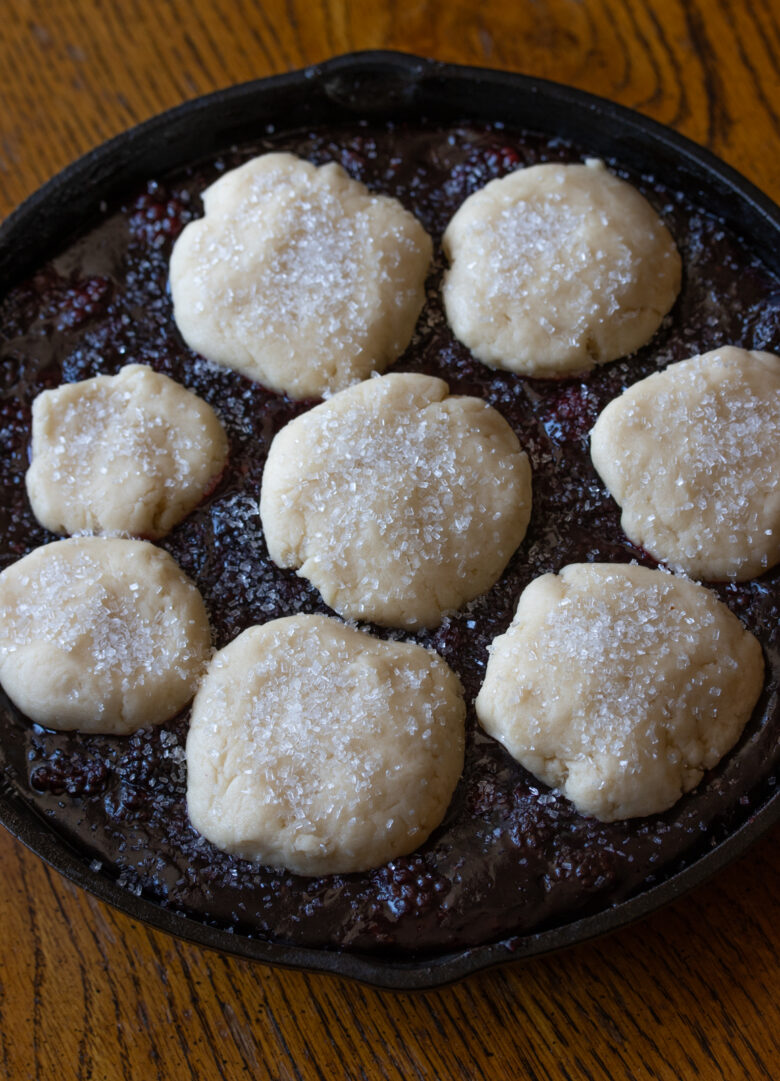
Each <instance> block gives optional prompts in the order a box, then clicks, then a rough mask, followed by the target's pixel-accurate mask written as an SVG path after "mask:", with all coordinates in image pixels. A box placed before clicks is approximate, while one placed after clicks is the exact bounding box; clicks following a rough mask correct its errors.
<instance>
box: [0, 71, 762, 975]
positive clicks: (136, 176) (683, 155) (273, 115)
mask: <svg viewBox="0 0 780 1081" xmlns="http://www.w3.org/2000/svg"><path fill="white" fill-rule="evenodd" d="M420 116H425V117H427V118H428V119H430V120H441V121H456V120H461V119H464V118H465V119H471V120H475V121H480V120H482V121H497V120H500V121H503V122H505V123H506V124H507V125H510V126H511V127H513V128H520V129H522V128H530V129H536V130H544V131H547V132H554V133H556V134H557V135H560V136H561V137H563V138H565V139H571V140H573V141H575V142H576V143H578V144H580V145H586V146H588V147H589V148H591V149H592V151H593V152H594V153H597V154H599V155H601V156H603V157H605V158H610V157H613V156H614V157H615V158H617V159H619V160H620V161H621V163H622V164H624V165H625V166H626V167H628V168H629V169H633V170H635V171H638V172H647V171H648V170H652V172H653V173H654V175H655V176H657V177H659V178H664V179H665V180H666V182H667V183H669V184H671V185H672V186H674V187H677V188H678V189H680V190H684V191H685V192H686V193H688V194H689V195H690V196H691V197H692V198H693V199H694V201H697V202H699V203H700V204H701V205H706V206H707V207H708V208H709V210H710V211H711V212H712V213H713V214H714V215H716V216H718V217H720V218H722V219H723V221H724V223H725V224H726V225H727V226H728V227H729V228H730V229H731V230H733V231H734V232H735V233H736V234H737V235H741V236H749V237H750V240H751V249H752V250H753V251H754V252H755V254H756V255H758V256H759V257H760V258H761V260H762V261H763V262H764V263H765V264H766V266H767V267H768V268H769V269H770V270H771V271H773V272H774V273H775V274H778V275H780V211H779V210H778V208H777V207H776V206H774V205H773V204H772V203H771V202H770V201H769V200H768V199H767V198H766V197H765V196H763V195H762V194H761V193H760V192H759V191H758V190H757V189H756V188H754V187H753V186H752V185H751V184H749V183H748V182H747V181H745V180H744V179H743V178H742V177H740V176H739V175H738V174H737V173H736V172H735V171H734V170H732V169H730V168H729V167H728V166H726V165H724V164H723V163H722V162H720V161H718V159H716V158H715V157H713V156H712V155H711V154H709V153H708V152H707V151H705V150H702V149H701V148H699V147H697V146H696V145H695V144H693V143H691V142H689V141H688V140H686V139H684V138H682V137H681V136H679V135H677V134H675V133H674V132H672V131H669V130H667V129H666V128H664V127H662V126H660V125H658V124H656V123H654V122H653V121H651V120H648V119H646V118H644V117H642V116H639V115H637V114H635V113H633V112H631V111H629V110H627V109H624V108H622V107H620V106H618V105H614V104H612V103H610V102H607V101H604V100H602V99H600V98H596V97H593V96H591V95H589V94H585V93H583V92H581V91H577V90H572V89H569V88H566V87H562V86H558V85H556V84H554V83H549V82H545V81H543V80H538V79H531V78H527V77H524V76H520V75H514V74H505V73H498V72H492V71H487V70H482V69H477V68H462V67H455V66H451V65H443V64H439V63H435V62H433V61H430V60H422V59H418V58H416V57H412V56H406V55H402V54H397V53H386V52H373V53H357V54H353V55H349V56H344V57H339V58H337V59H334V60H331V61H328V62H327V63H324V64H322V65H318V66H317V67H313V68H308V69H306V70H304V71H300V72H293V73H291V74H288V75H281V76H277V77H273V78H269V79H263V80H259V81H256V82H252V83H248V84H246V85H242V86H237V87H232V88H230V89H228V90H224V91H219V92H217V93H214V94H211V95H209V96H207V97H205V98H201V99H198V100H196V101H192V102H189V103H187V104H185V105H182V106H180V107H178V108H176V109H172V110H170V111H169V112H167V113H164V114H163V115H162V116H159V117H156V118H154V119H152V120H150V121H148V122H146V123H144V124H141V125H139V126H138V127H136V128H134V129H133V130H131V131H129V132H127V133H125V134H123V135H120V136H118V137H117V138H115V139H113V140H111V141H110V142H108V143H106V144H104V145H103V146H101V147H98V148H97V149H96V150H93V151H91V152H90V153H89V154H87V155H85V156H84V157H83V158H81V159H80V160H79V161H77V162H75V163H74V164H72V165H71V166H69V167H68V168H67V169H65V170H64V171H63V172H61V173H60V174H59V175H58V176H56V177H54V178H53V179H52V180H50V181H49V182H48V183H47V184H45V185H44V186H43V187H42V188H41V189H40V190H39V191H38V192H36V193H35V194H34V195H33V196H31V197H30V198H29V199H28V200H27V201H26V202H25V203H24V204H23V205H22V206H21V207H20V208H19V209H18V210H16V211H15V212H14V213H13V214H12V215H11V216H10V217H9V218H8V219H7V220H6V221H5V222H4V223H3V225H2V227H0V295H2V294H3V293H5V291H6V290H7V289H8V288H9V287H11V286H12V285H14V284H15V283H17V282H19V281H20V280H22V279H23V278H24V276H25V275H26V274H27V273H29V272H30V271H32V270H33V269H34V268H35V267H37V266H39V265H40V264H42V263H43V262H44V261H45V260H46V259H47V258H49V257H51V255H52V254H53V253H54V252H55V251H56V250H57V249H59V248H60V247H61V246H62V244H63V243H64V242H65V241H66V240H67V238H68V237H69V236H70V235H72V234H74V233H76V232H77V231H78V230H79V229H80V228H81V227H82V226H83V223H84V222H85V221H86V220H89V219H90V218H91V217H92V216H93V215H94V213H95V210H96V208H97V206H98V204H99V203H100V202H102V201H106V202H110V201H111V200H113V199H115V198H117V197H118V196H119V195H120V194H121V193H122V192H126V191H127V190H130V189H132V188H133V186H137V184H138V183H140V182H142V181H144V180H146V179H147V178H148V177H151V176H160V175H162V174H164V173H165V172H167V171H168V170H170V169H172V168H174V167H176V166H178V165H181V164H182V163H186V162H188V161H192V160H196V159H202V158H204V157H208V156H209V155H212V154H216V153H217V152H219V151H221V150H223V149H224V148H225V147H227V146H230V145H232V144H240V143H242V142H245V141H249V140H251V139H252V138H253V137H254V136H255V135H256V133H257V131H258V130H260V129H261V128H262V127H263V126H264V125H266V124H270V123H273V124H274V125H275V126H276V129H277V130H279V129H290V130H292V129H296V128H300V127H316V126H318V125H321V124H327V125H334V124H337V123H339V122H342V121H348V120H354V119H355V118H357V117H367V118H376V119H386V118H392V119H395V120H404V119H409V120H415V119H417V118H419V117H420ZM759 802H760V801H759ZM0 819H1V820H2V822H3V823H4V825H5V826H6V827H7V828H8V829H9V830H10V831H11V833H13V834H14V835H15V836H16V837H17V838H19V839H20V840H21V841H22V842H23V843H24V844H26V845H27V846H28V847H29V848H30V849H32V850H33V851H34V852H36V853H37V854H38V855H39V856H41V857H42V858H43V859H45V860H46V861H47V862H48V863H50V864H51V865H52V866H53V867H54V868H56V869H57V870H58V871H60V872H61V873H63V874H64V875H66V876H67V877H68V878H70V879H71V880H72V881H74V882H75V883H77V884H78V885H79V886H83V887H84V888H85V889H88V890H89V891H91V892H92V893H93V894H95V895H96V896H97V897H99V898H100V899H101V900H104V901H108V902H110V903H111V904H113V905H115V906H116V907H117V908H119V909H121V910H122V911H124V912H126V913H127V914H128V915H130V916H132V917H134V918H136V919H141V920H144V921H146V922H148V923H149V924H151V925H153V926H155V927H157V928H160V929H162V930H164V931H168V932H170V933H172V934H176V935H179V936H180V937H183V938H186V939H189V940H191V941H194V942H197V943H200V944H202V945H205V946H211V947H213V948H216V949H220V950H225V951H227V952H230V953H234V954H238V955H240V956H243V957H249V958H254V959H256V960H260V961H265V962H268V963H273V964H278V965H285V966H289V967H295V968H307V969H314V970H320V971H327V972H334V973H337V974H339V975H342V976H349V977H352V978H355V979H360V980H364V981H367V982H369V983H372V984H374V985H375V986H381V987H391V988H405V989H419V988H427V987H434V986H437V985H441V984H444V983H447V982H450V981H452V980H455V979H458V978H460V977H463V976H465V975H468V974H469V973H472V972H475V971H478V970H480V969H484V968H487V967H489V966H491V965H495V964H498V963H501V962H505V961H508V960H512V959H520V958H527V957H532V956H535V955H539V954H543V953H546V952H549V951H551V950H555V949H559V948H561V947H564V946H570V945H573V944H575V943H578V942H582V941H585V940H587V939H589V938H592V937H594V936H596V935H600V934H603V933H605V932H607V931H611V930H614V929H615V928H618V927H622V926H624V925H626V924H628V923H630V922H632V921H634V920H637V919H639V918H641V917H643V916H646V915H647V914H649V913H650V912H653V911H654V910H656V909H657V908H658V907H659V906H661V905H664V904H666V903H668V902H670V901H672V900H674V899H676V898H677V897H679V896H680V895H681V894H682V893H684V892H686V891H687V890H689V889H691V888H692V887H694V886H696V885H698V884H699V883H701V882H702V881H703V880H704V879H705V878H707V877H708V876H709V875H711V874H712V873H714V872H715V871H717V870H719V869H720V868H722V867H723V866H725V865H726V864H727V863H728V862H729V861H731V860H733V859H734V858H736V857H737V856H738V855H740V854H741V853H742V852H744V850H745V849H746V848H747V846H748V845H749V844H750V843H751V842H752V841H754V840H755V839H756V838H757V837H758V836H759V835H760V834H761V833H763V832H764V831H765V830H767V829H768V828H769V827H770V826H771V825H772V824H773V823H775V822H777V821H778V819H780V793H777V792H775V794H774V795H772V796H770V797H769V798H768V799H766V801H765V802H764V803H763V804H762V805H759V806H757V807H756V808H755V813H753V815H752V817H751V818H750V819H749V820H748V821H747V822H746V823H745V824H744V825H742V826H741V827H740V828H738V829H736V830H734V831H733V832H732V833H731V834H730V835H729V836H728V837H727V838H726V839H725V840H723V841H722V842H721V843H720V844H719V845H718V846H717V847H715V848H714V849H712V850H710V851H709V852H707V854H706V855H704V856H701V857H700V858H697V859H694V861H693V862H691V863H690V865H688V866H687V867H686V868H685V869H684V870H682V871H680V872H679V873H677V874H675V875H673V876H672V877H670V878H668V879H667V880H666V881H664V882H663V883H662V884H660V885H657V886H655V887H653V888H650V889H646V890H645V891H644V892H642V893H641V894H640V895H638V896H636V897H634V898H632V899H630V900H627V901H624V902H622V903H619V904H617V905H615V906H613V907H610V908H608V909H607V910H605V911H603V912H601V913H599V914H597V915H593V916H588V917H586V918H583V919H579V920H576V921H575V922H572V923H568V924H566V925H565V926H562V927H559V928H555V929H552V930H545V931H542V932H540V933H537V934H527V935H523V936H521V937H513V938H509V939H505V940H503V941H501V942H497V943H494V944H489V945H480V946H476V947H473V948H469V949H463V950H458V951H457V952H454V953H449V954H445V955H443V956H439V957H436V958H433V959H430V958H426V959H424V960H414V959H411V960H404V961H399V962H394V961H392V960H388V959H387V958H381V959H378V958H373V957H369V956H365V955H360V954H356V953H351V952H338V951H335V950H334V951H331V950H319V949H307V948H299V947H292V946H287V945H284V944H279V943H269V942H265V941H262V940H261V939H259V938H250V937H245V936H240V935H234V934H230V933H228V932H226V931H224V930H222V929H220V928H217V927H213V926H209V925H207V924H206V923H201V922H198V921H197V920H195V919H190V918H187V917H185V916H183V915H179V914H177V913H174V912H172V911H170V910H167V909H165V908H162V907H159V906H158V905H156V904H154V903H153V902H151V901H148V900H146V899H145V898H144V897H143V896H136V895H134V894H132V893H129V892H126V891H125V890H124V889H123V888H122V887H120V886H119V885H118V884H117V883H116V882H115V881H112V880H111V879H109V878H107V877H102V876H101V875H100V874H99V873H97V872H95V871H93V870H91V869H90V867H89V863H88V858H85V856H84V854H83V853H80V852H79V851H78V850H77V849H76V848H73V847H71V846H70V845H69V844H68V843H67V842H66V841H65V840H64V839H63V838H62V837H60V836H59V835H57V834H55V833H54V832H53V831H52V830H51V829H50V827H49V825H48V824H47V822H46V821H45V820H44V819H43V818H42V817H41V816H40V815H39V814H38V812H37V811H35V810H34V809H33V808H32V807H31V806H30V804H28V803H27V802H26V801H25V799H24V797H23V795H22V794H20V792H19V791H18V790H17V788H16V787H15V786H14V784H13V783H12V782H11V780H10V779H9V778H8V777H6V776H5V775H2V776H0Z"/></svg>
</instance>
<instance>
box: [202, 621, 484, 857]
mask: <svg viewBox="0 0 780 1081" xmlns="http://www.w3.org/2000/svg"><path fill="white" fill-rule="evenodd" d="M464 718H465V704H464V702H463V697H462V693H461V688H460V683H459V681H458V678H457V676H456V675H455V674H454V673H453V672H452V671H451V669H450V668H449V667H448V665H447V664H445V662H444V661H443V660H442V659H441V657H439V656H437V654H435V653H433V652H431V651H429V650H425V649H423V648H422V647H421V646H417V645H413V644H411V643H405V642H382V641H380V640H379V639H377V638H373V637H371V636H369V635H368V634H363V633H361V632H360V631H357V630H354V629H351V628H349V627H346V626H344V624H342V623H340V622H339V621H338V620H335V619H329V618H327V617H325V616H316V615H298V616H290V617H288V618H286V619H278V620H274V621H272V622H270V623H266V624H264V625H263V626H258V627H251V628H250V629H249V630H247V631H244V633H243V634H241V635H239V636H238V638H236V639H235V640H234V641H233V642H231V643H230V645H229V646H227V647H226V648H225V649H223V650H221V651H220V652H219V653H218V654H217V655H216V656H215V657H214V659H213V661H212V663H211V666H210V668H209V671H208V674H207V676H206V678H205V679H204V681H203V683H202V685H201V687H200V689H199V691H198V694H197V697H196V699H195V703H194V705H193V709H192V720H191V724H190V730H189V735H188V738H187V778H188V781H187V806H188V809H189V814H190V819H191V821H192V823H193V825H194V826H195V828H196V829H198V830H200V831H201V832H202V833H203V834H204V835H205V836H206V837H207V838H208V839H209V840H210V841H212V842H213V843H214V844H215V845H217V846H218V847H219V848H222V849H225V850H226V851H228V852H233V853H235V854H237V855H239V856H242V857H244V858H245V859H249V860H254V861H257V862H259V863H263V864H266V865H269V866H272V867H286V868H288V869H289V870H291V871H295V872H297V873H298V874H303V875H323V874H336V873H339V874H347V873H350V872H352V871H365V870H368V869H370V868H373V867H378V866H380V865H381V864H383V863H385V862H386V861H387V860H389V859H392V858H394V857H396V856H401V855H404V854H405V853H407V852H410V851H411V850H412V849H414V848H418V847H419V846H420V845H421V844H422V843H423V842H424V841H425V840H426V839H427V837H428V836H429V834H430V833H431V831H432V830H433V829H435V827H436V826H438V825H439V823H440V822H441V820H442V818H443V816H444V814H445V812H446V810H447V807H448V805H449V802H450V799H451V797H452V793H453V791H454V789H455V786H456V784H457V782H458V778H459V776H460V774H461V770H462V768H463V747H464Z"/></svg>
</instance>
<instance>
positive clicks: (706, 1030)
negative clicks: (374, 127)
mask: <svg viewBox="0 0 780 1081" xmlns="http://www.w3.org/2000/svg"><path fill="white" fill-rule="evenodd" d="M0 19H1V20H2V21H1V23H0V27H1V31H0V215H4V214H5V213H7V212H8V211H9V210H10V209H11V208H12V206H14V205H15V204H16V203H18V202H19V201H20V200H21V199H22V198H24V196H26V195H27V194H29V193H30V192H31V191H33V190H34V189H35V188H36V187H37V186H38V185H39V184H40V183H41V182H42V181H43V180H45V179H46V178H47V177H48V176H49V175H51V174H52V173H54V172H55V171H56V170H58V169H59V168H61V167H62V166H63V165H65V164H66V163H67V162H68V161H69V160H70V159H72V158H73V157H75V156H76V155H78V154H80V153H82V152H83V151H85V150H87V149H88V148H89V147H91V146H93V145H94V144H96V143H98V142H100V141H102V140H103V139H105V138H107V137H108V136H110V135H113V134H115V133H116V132H119V131H121V130H122V129H124V128H126V127H128V126H129V125H131V124H133V123H135V122H136V121H138V120H142V119H144V118H145V117H147V116H150V115H152V114H154V113H156V112H158V111H160V110H161V109H163V108H165V107H166V106H169V105H173V104H176V103H178V102H180V101H183V100H185V99H187V98H191V97H194V96H196V95H198V94H201V93H204V92H206V91H209V90H212V89H214V88H216V87H220V86H225V85H228V84H230V83H233V82H239V81H242V80H246V79H250V78H254V77H257V76H262V75H267V74H271V73H275V72H281V71H286V70H291V69H294V68H297V67H302V66H304V65H307V64H310V63H313V62H316V61H319V60H322V59H325V58H326V57H328V56H332V55H335V54H338V53H342V52H347V51H351V50H356V49H365V48H398V49H405V50H408V51H414V52H417V53H419V54H423V55H429V56H434V57H437V58H438V59H442V60H450V61H458V62H464V63H473V64H483V65H490V66H494V67H497V68H507V69H513V70H517V71H523V72H526V73H528V74H533V75H539V76H545V77H547V78H551V79H556V80H558V81H560V82H565V83H570V84H572V85H574V86H578V87H582V88H584V89H586V90H590V91H593V92H595V93H598V94H603V95H605V96H607V97H610V98H612V99H614V100H616V101H619V102H622V103H623V104H625V105H629V106H632V107H633V108H635V109H638V110H640V111H641V112H644V113H646V114H647V115H649V116H652V117H654V118H656V119H657V120H660V121H663V122H665V123H667V124H670V125H672V126H673V127H674V128H676V129H677V130H678V131H680V132H682V133H684V134H685V135H688V136H690V137H692V138H693V139H695V140H697V141H698V142H700V143H703V144H705V145H706V146H708V147H710V148H711V149H712V150H714V151H715V152H716V153H717V154H719V155H720V156H721V157H723V158H725V159H726V161H728V162H730V163H731V164H732V165H734V166H736V167H737V168H738V169H739V170H741V171H742V172H743V173H744V174H745V175H746V176H747V177H749V178H750V179H751V180H752V181H754V182H755V183H756V184H758V185H759V186H760V187H761V188H763V190H764V191H765V192H767V193H768V194H769V195H770V196H772V197H773V198H775V199H776V200H778V201H780V168H779V167H778V163H780V80H779V79H778V70H780V9H778V6H777V3H776V0H751V3H749V4H745V5H741V4H739V3H736V2H735V0H687V2H686V0H525V2H524V0H515V2H510V0H449V2H447V3H444V2H443V0H407V2H406V3H395V2H393V0H375V3H374V4H372V5H369V4H365V5H359V4H357V3H353V2H351V0H306V2H302V0H263V3H262V4H261V3H250V2H248V0H211V2H209V0H187V2H185V0H157V2H156V3H154V4H153V3H151V2H149V0H132V2H130V0H127V2H124V0H123V2H121V3H120V2H117V3H110V2H106V0H104V2H101V0H58V2H57V3H56V4H53V3H52V4H48V5H47V4H42V3H36V2H34V0H3V2H2V4H0ZM779 838H780V833H778V832H777V831H774V832H773V833H772V834H771V835H770V836H768V837H766V838H765V839H764V840H763V841H762V842H760V843H759V844H758V845H756V846H755V848H754V849H753V850H752V851H751V853H750V854H749V855H747V856H746V857H745V858H744V859H743V860H742V861H741V862H739V863H738V864H737V865H736V866H733V867H732V868H730V869H729V870H727V871H725V872H723V873H721V874H720V875H719V876H718V877H717V878H716V879H715V880H714V881H711V882H710V883H709V884H707V885H705V886H703V887H701V888H699V889H698V890H696V891H695V892H694V893H692V894H690V895H689V896H687V897H686V898H684V899H683V900H681V901H679V902H678V903H676V904H674V905H673V906H671V907H669V908H667V909H666V910H664V911H663V912H660V913H658V914H657V915H655V916H654V917H653V918H651V919H649V920H647V921H645V922H644V923H643V924H641V925H640V926H636V927H633V928H630V929H628V930H624V931H622V932H620V933H617V934H615V935H613V936H611V937H610V938H608V939H605V940H602V941H598V942H595V943H592V944H588V945H585V946H581V947H579V948H577V949H573V950H571V951H569V952H568V953H565V954H561V955H558V956H554V957H550V958H544V959H541V960H538V961H535V962H531V963H527V964H523V965H515V966H513V967H509V968H505V969H503V970H501V971H496V972H492V973H487V974H483V975H480V976H478V977H475V978H472V979H469V980H467V981H465V982H463V983H461V984H459V985H457V986H455V987H452V988H449V989H446V990H440V991H436V992H431V993H426V994H417V995H411V994H394V993H380V992H376V991H372V990H370V989H367V988H365V987H361V986H358V985H354V984H350V983H347V982H345V981H343V980H340V979H337V978H333V977H325V976H309V975H303V974H300V973H289V972H283V971H279V970H273V969H268V968H264V967H261V966H260V965H254V964H250V963H246V962H242V961H237V960H233V959H230V958H226V957H222V956H219V955H217V954H213V953H208V952H206V951H203V950H201V949H198V948H195V947H192V946H188V945H184V944H182V943H180V942H177V941H174V940H173V939H171V938H168V937H166V936H165V935H162V934H159V933H156V932H153V931H149V930H147V929H146V928H145V927H144V926H142V925H139V924H137V923H134V922H133V921H131V920H129V919H127V918H126V917H124V916H122V915H119V914H118V913H116V912H114V911H113V910H111V909H109V908H108V907H106V906H105V905H103V904H101V903H98V902H96V901H95V900H93V899H92V898H91V897H88V896H87V895H86V894H84V893H82V892H80V891H79V890H77V889H76V888H75V887H73V886H71V885H70V884H69V883H67V882H66V881H64V880H63V879H61V878H60V877H59V876H58V875H57V874H56V873H54V872H52V871H50V870H49V869H48V868H47V867H46V866H45V865H44V864H43V863H42V862H41V861H40V860H39V859H37V858H36V857H34V856H32V855H30V854H29V853H28V852H27V851H26V850H25V849H24V848H23V847H22V846H21V845H20V844H18V843H17V842H15V841H13V840H12V839H11V838H10V837H9V836H8V835H7V834H5V832H2V833H0V855H1V857H2V861H3V862H2V874H0V928H1V929H2V931H1V933H0V1055H1V1057H2V1067H1V1068H0V1073H2V1076H3V1077H5V1078H8V1079H9V1081H22V1079H27V1078H35V1079H44V1081H48V1079H55V1078H56V1079H57V1081H59V1079H64V1081H70V1079H76V1078H78V1079H82V1081H87V1079H90V1081H100V1079H104V1078H105V1079H110V1081H113V1079H115V1078H126V1079H133V1081H153V1079H157V1078H159V1079H166V1081H167V1079H176V1081H182V1079H184V1078H189V1077H197V1078H200V1079H211V1078H217V1077H220V1078H222V1077H224V1078H230V1079H233V1078H238V1077H243V1076H247V1077H258V1078H263V1077H270V1078H284V1079H287V1078H295V1079H307V1078H335V1077H350V1078H353V1077H354V1078H375V1077H378V1078H404V1079H408V1078H410V1077H420V1078H422V1077H425V1078H429V1077H442V1078H449V1077H453V1078H454V1077H458V1078H477V1077H481V1076H483V1075H485V1076H488V1077H490V1078H492V1079H501V1078H513V1079H516V1078H533V1079H536V1078H539V1079H542V1078H546V1077H552V1078H559V1077H560V1078H571V1079H576V1078H610V1079H620V1078H634V1079H640V1078H659V1079H660V1078H663V1079H669V1081H677V1079H679V1078H694V1077H697V1078H704V1079H709V1078H726V1079H737V1078H762V1077H766V1078H774V1077H777V1076H779V1075H780V1042H778V1041H779V1037H778V1034H779V1033H780V1006H779V1005H778V996H777V977H778V971H777V962H778V953H779V952H780V951H779V950H778V947H779V946H780V921H778V920H777V918H776V898H777V896H778V886H780V881H779V876H778V872H779V871H780V857H778V852H777V841H778V839H779Z"/></svg>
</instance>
